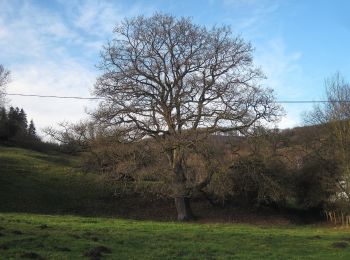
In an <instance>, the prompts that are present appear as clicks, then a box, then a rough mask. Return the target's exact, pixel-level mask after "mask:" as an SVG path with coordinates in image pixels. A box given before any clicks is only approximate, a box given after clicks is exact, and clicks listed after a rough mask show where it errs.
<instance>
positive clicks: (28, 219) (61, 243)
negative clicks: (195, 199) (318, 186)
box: [0, 214, 350, 259]
mask: <svg viewBox="0 0 350 260" xmlns="http://www.w3.org/2000/svg"><path fill="white" fill-rule="evenodd" d="M0 226H1V229H2V230H1V231H0V232H1V234H2V235H1V236H0V248H1V246H2V247H3V248H4V247H5V248H7V249H0V255H1V257H2V258H3V259H16V258H19V257H20V256H21V255H23V254H25V253H36V254H38V255H40V256H42V257H43V258H47V259H80V258H84V254H85V253H86V252H88V251H90V250H92V249H94V248H96V247H98V246H105V247H107V248H108V249H110V250H111V253H103V254H102V255H103V256H104V257H105V258H106V259H176V258H179V259H180V258H181V259H232V258H237V259H247V258H249V259H252V258H254V259H286V258H289V259H290V258H292V259H300V258H307V259H310V258H311V259H349V258H350V247H347V248H335V247H334V246H333V243H338V242H342V241H343V242H342V243H344V245H347V242H344V241H348V240H349V238H350V234H349V230H338V229H334V228H325V227H322V228H321V227H310V226H309V227H306V226H302V227H301V226H287V227H286V226H284V227H283V226H281V227H258V226H252V225H238V224H235V225H229V224H180V223H159V222H158V223H157V222H151V221H128V220H116V219H106V218H86V217H85V218H84V217H72V216H49V215H33V214H0ZM15 233H16V234H15Z"/></svg>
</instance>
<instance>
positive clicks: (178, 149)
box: [95, 14, 280, 220]
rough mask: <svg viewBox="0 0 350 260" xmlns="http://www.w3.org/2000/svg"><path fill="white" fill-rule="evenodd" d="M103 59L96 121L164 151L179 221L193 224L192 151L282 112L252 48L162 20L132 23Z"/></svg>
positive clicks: (226, 34) (220, 33) (226, 35)
mask: <svg viewBox="0 0 350 260" xmlns="http://www.w3.org/2000/svg"><path fill="white" fill-rule="evenodd" d="M114 34H115V37H114V39H113V40H112V41H110V42H109V43H108V44H107V45H106V46H104V49H103V51H102V62H101V64H100V66H101V69H102V70H103V71H104V73H103V75H102V76H100V77H99V78H98V80H97V82H96V85H95V94H96V95H98V96H100V97H103V98H105V101H102V102H101V103H100V106H99V109H98V110H97V112H96V113H95V116H96V118H98V119H99V120H100V121H102V122H104V123H107V124H110V125H115V126H118V127H120V128H121V129H123V130H124V131H125V134H127V135H128V137H129V139H130V140H133V141H136V140H139V139H141V138H145V137H152V138H154V139H156V140H157V141H158V142H159V143H162V144H163V149H164V152H166V154H167V157H168V159H169V166H170V167H171V169H172V171H171V172H172V175H173V183H172V187H173V194H172V195H173V197H174V198H175V205H176V208H177V212H178V219H179V220H188V219H191V218H192V213H191V209H190V205H189V194H190V191H191V190H192V189H194V188H196V187H200V186H202V185H204V184H205V183H208V180H209V179H210V175H208V176H207V178H204V179H202V180H201V181H199V182H198V183H196V184H195V185H194V184H193V183H189V180H188V179H187V178H186V171H185V160H186V149H187V148H189V147H191V146H193V145H195V144H196V142H198V141H199V140H200V139H202V138H205V137H206V136H208V135H211V134H214V133H227V132H232V131H237V132H241V133H244V132H245V131H247V129H249V127H250V126H252V125H253V124H254V123H255V122H257V121H259V120H267V121H270V120H274V119H276V116H278V114H279V109H280V108H279V107H278V106H277V105H276V104H275V103H274V97H273V94H272V91H271V90H270V89H263V88H261V87H260V86H259V85H258V81H259V80H260V79H262V78H263V74H262V72H261V71H260V70H259V69H257V68H255V67H254V66H253V63H252V47H251V45H250V44H249V43H246V42H245V41H244V40H243V39H241V38H240V37H234V36H233V35H232V33H231V31H230V29H229V28H228V27H226V26H223V27H213V28H211V29H208V28H206V27H203V26H199V25H195V24H193V23H192V21H191V20H190V19H188V18H180V19H177V18H175V17H173V16H170V15H162V14H155V15H153V16H152V17H149V18H145V17H143V16H140V17H136V18H132V19H126V20H124V21H123V22H122V23H120V24H119V25H118V26H117V27H116V28H115V29H114Z"/></svg>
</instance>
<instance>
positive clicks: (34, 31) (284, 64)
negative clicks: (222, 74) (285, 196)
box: [0, 0, 350, 130]
mask: <svg viewBox="0 0 350 260" xmlns="http://www.w3.org/2000/svg"><path fill="white" fill-rule="evenodd" d="M349 10H350V1H347V0H344V1H341V0H333V1H330V0H327V1H326V0H318V1H313V0H280V1H277V0H152V1H151V0H149V1H147V0H143V1H142V0H140V1H139V0H135V1H132V0H114V1H112V0H84V1H83V0H66V1H64V0H0V64H3V65H4V66H5V67H6V68H7V69H9V70H10V71H11V74H12V75H11V78H12V80H11V83H10V84H9V85H8V87H7V92H8V93H23V94H40V95H62V96H84V97H89V96H91V95H92V90H93V85H94V82H95V80H96V77H98V76H99V75H101V73H102V72H101V71H99V70H98V68H97V66H96V65H97V64H98V63H99V61H100V56H99V55H100V51H101V50H102V46H103V45H104V44H105V43H107V41H108V40H110V39H112V38H113V33H112V31H113V28H114V27H115V25H116V24H118V23H119V22H120V21H122V20H123V19H124V18H128V17H134V16H137V15H145V16H151V15H152V14H154V13H155V12H161V13H166V14H172V15H175V16H186V17H191V18H192V20H193V22H194V23H196V24H200V25H205V26H208V27H211V26H214V25H229V26H230V27H231V28H232V31H233V33H234V34H235V35H240V36H241V37H242V38H243V39H245V40H246V41H247V42H251V44H252V46H253V47H254V53H253V56H254V63H255V64H256V65H257V66H260V67H261V69H262V70H263V72H264V73H265V75H266V80H263V81H262V82H261V85H263V86H266V87H270V88H272V89H274V92H275V95H276V98H277V100H320V99H324V81H325V79H326V78H329V77H331V76H332V75H334V74H335V73H337V72H340V73H341V74H342V75H343V76H344V77H345V79H350V75H349V74H350V59H349V54H350V44H349V42H350V16H349V15H348V12H349ZM8 99H9V103H8V104H9V105H12V106H19V107H23V108H24V110H25V111H26V112H27V114H28V117H29V119H34V122H35V123H36V126H37V128H38V129H39V130H40V129H42V128H44V127H46V126H55V125H56V124H57V123H58V122H63V121H69V122H76V121H79V120H81V119H83V118H87V113H86V112H88V111H91V110H93V108H94V107H95V106H96V101H88V100H69V99H62V100H60V99H42V98H36V97H17V96H8ZM283 107H284V109H285V112H286V116H284V117H283V118H282V120H281V121H280V122H279V124H278V126H279V127H281V128H290V127H294V126H298V125H301V124H302V116H301V115H302V113H303V112H305V111H308V110H310V109H312V104H288V105H283Z"/></svg>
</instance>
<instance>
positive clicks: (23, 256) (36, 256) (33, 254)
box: [21, 252, 44, 260]
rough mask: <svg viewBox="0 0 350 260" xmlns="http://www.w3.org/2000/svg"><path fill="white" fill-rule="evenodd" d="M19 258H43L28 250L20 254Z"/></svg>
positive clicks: (41, 259)
mask: <svg viewBox="0 0 350 260" xmlns="http://www.w3.org/2000/svg"><path fill="white" fill-rule="evenodd" d="M21 258H27V259H40V260H43V259H44V258H43V257H42V256H41V255H39V254H37V253H34V252H28V253H24V254H22V255H21Z"/></svg>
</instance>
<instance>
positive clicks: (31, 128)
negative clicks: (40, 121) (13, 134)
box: [28, 120, 37, 137]
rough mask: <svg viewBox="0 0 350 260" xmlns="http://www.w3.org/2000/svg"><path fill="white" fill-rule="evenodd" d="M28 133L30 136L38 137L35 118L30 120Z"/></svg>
mask: <svg viewBox="0 0 350 260" xmlns="http://www.w3.org/2000/svg"><path fill="white" fill-rule="evenodd" d="M28 135H29V136H30V137H37V136H36V129H35V125H34V122H33V120H30V123H29V127H28Z"/></svg>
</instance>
